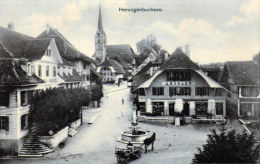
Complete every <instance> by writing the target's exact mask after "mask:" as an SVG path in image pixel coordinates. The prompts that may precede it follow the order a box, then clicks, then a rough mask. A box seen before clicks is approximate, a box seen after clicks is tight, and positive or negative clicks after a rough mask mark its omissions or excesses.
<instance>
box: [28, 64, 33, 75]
mask: <svg viewBox="0 0 260 164" xmlns="http://www.w3.org/2000/svg"><path fill="white" fill-rule="evenodd" d="M27 74H28V75H29V76H31V75H32V65H31V63H27Z"/></svg>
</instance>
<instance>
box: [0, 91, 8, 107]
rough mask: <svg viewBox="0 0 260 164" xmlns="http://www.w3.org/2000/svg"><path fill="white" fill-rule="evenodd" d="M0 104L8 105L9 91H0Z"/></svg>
mask: <svg viewBox="0 0 260 164" xmlns="http://www.w3.org/2000/svg"><path fill="white" fill-rule="evenodd" d="M0 106H6V107H8V106H9V92H0Z"/></svg>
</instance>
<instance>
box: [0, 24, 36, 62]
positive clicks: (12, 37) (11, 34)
mask: <svg viewBox="0 0 260 164" xmlns="http://www.w3.org/2000/svg"><path fill="white" fill-rule="evenodd" d="M31 39H33V38H32V37H30V36H27V35H23V34H20V33H18V32H15V31H13V30H10V29H7V28H4V27H1V26H0V41H1V42H2V44H3V45H4V46H5V47H6V48H7V49H8V50H9V51H11V52H12V54H13V55H14V56H15V57H16V58H25V56H24V47H25V44H26V42H27V41H28V40H31Z"/></svg>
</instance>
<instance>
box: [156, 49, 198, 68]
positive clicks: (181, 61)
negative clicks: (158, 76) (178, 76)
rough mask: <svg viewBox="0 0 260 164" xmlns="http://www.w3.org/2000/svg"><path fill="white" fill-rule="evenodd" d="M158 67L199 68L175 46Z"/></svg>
mask: <svg viewBox="0 0 260 164" xmlns="http://www.w3.org/2000/svg"><path fill="white" fill-rule="evenodd" d="M160 69H161V70H163V69H199V66H198V65H197V64H196V63H194V62H193V61H192V60H191V59H190V58H189V57H188V56H187V55H186V54H185V53H184V52H183V51H182V50H181V49H179V48H177V49H176V50H175V51H174V52H173V54H172V55H171V56H170V57H169V59H168V60H167V61H166V62H165V63H164V64H163V65H162V66H161V68H160Z"/></svg>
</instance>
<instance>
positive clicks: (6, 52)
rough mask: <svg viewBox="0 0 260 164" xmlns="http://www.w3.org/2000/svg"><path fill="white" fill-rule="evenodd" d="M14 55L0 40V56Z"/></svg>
mask: <svg viewBox="0 0 260 164" xmlns="http://www.w3.org/2000/svg"><path fill="white" fill-rule="evenodd" d="M13 57H14V55H13V54H12V53H11V52H10V51H9V50H8V49H7V48H6V47H5V46H4V45H3V44H2V43H1V42H0V58H13Z"/></svg>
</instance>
